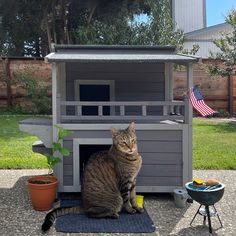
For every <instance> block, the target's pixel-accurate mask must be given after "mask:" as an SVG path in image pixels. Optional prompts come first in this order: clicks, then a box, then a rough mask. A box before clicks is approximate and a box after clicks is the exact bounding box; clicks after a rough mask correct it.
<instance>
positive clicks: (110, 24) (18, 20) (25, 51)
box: [0, 0, 184, 56]
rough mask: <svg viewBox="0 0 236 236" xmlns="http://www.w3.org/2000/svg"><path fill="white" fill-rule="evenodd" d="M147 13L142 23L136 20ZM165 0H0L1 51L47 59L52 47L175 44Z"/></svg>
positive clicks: (178, 40) (178, 41) (179, 37)
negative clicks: (53, 44) (70, 45)
mask: <svg viewBox="0 0 236 236" xmlns="http://www.w3.org/2000/svg"><path fill="white" fill-rule="evenodd" d="M141 14H143V15H144V14H145V15H146V21H143V22H141V21H140V20H139V19H140V18H139V17H138V16H140V15H141ZM183 40H184V37H183V32H182V31H180V30H178V29H175V23H174V22H173V20H172V18H171V7H170V1H169V0H109V1H107V0H40V1H38V0H1V1H0V53H1V55H12V56H45V55H46V54H47V53H49V52H50V51H51V48H50V47H51V43H56V44H75V43H77V44H126V45H127V44H140V45H142V44H143V45H153V44H156V45H157V44H158V45H176V46H177V47H178V49H179V50H182V49H183Z"/></svg>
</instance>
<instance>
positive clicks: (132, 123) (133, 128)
mask: <svg viewBox="0 0 236 236" xmlns="http://www.w3.org/2000/svg"><path fill="white" fill-rule="evenodd" d="M127 130H128V131H129V132H133V133H134V132H135V123H134V122H131V123H130V124H129V126H128V128H127Z"/></svg>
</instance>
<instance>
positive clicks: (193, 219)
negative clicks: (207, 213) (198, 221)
mask: <svg viewBox="0 0 236 236" xmlns="http://www.w3.org/2000/svg"><path fill="white" fill-rule="evenodd" d="M201 206H202V205H200V207H199V208H198V209H197V212H196V214H195V215H194V217H193V219H192V221H191V222H190V225H192V223H193V221H194V220H195V218H196V216H197V214H198V212H199V209H200V208H201Z"/></svg>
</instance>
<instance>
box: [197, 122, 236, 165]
mask: <svg viewBox="0 0 236 236" xmlns="http://www.w3.org/2000/svg"><path fill="white" fill-rule="evenodd" d="M193 167H194V169H231V170H232V169H233V170H236V123H234V124H232V123H225V122H216V121H212V120H210V119H196V118H195V119H194V121H193Z"/></svg>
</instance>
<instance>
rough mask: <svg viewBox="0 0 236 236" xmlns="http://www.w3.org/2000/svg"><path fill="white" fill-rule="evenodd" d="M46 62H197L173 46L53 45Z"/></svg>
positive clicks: (194, 58)
mask: <svg viewBox="0 0 236 236" xmlns="http://www.w3.org/2000/svg"><path fill="white" fill-rule="evenodd" d="M45 60H46V61H48V62H73V61H83V62H124V61H125V62H166V61H169V62H197V61H198V58H196V57H192V56H186V55H181V54H177V53H176V52H175V47H173V46H133V45H129V46H128V45H122V46H120V45H112V46H110V45H55V52H52V53H50V54H48V55H47V56H46V57H45Z"/></svg>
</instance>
